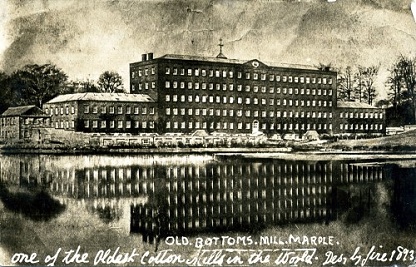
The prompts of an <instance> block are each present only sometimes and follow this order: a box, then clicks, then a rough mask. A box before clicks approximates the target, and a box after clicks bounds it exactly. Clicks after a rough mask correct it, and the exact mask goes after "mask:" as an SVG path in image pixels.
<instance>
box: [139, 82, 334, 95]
mask: <svg viewBox="0 0 416 267" xmlns="http://www.w3.org/2000/svg"><path fill="white" fill-rule="evenodd" d="M145 84H146V83H145ZM140 85H141V84H139V88H140ZM155 86H156V85H155ZM133 88H134V85H133ZM165 88H166V89H170V88H173V89H177V88H180V89H189V90H192V89H195V90H199V89H201V90H207V89H208V90H214V89H215V90H217V91H221V90H222V91H227V90H228V91H234V84H232V83H229V84H227V83H222V84H221V83H215V84H214V83H198V82H196V83H194V82H177V81H173V82H171V81H165ZM243 89H244V92H254V93H258V92H261V93H267V92H269V93H270V94H274V93H276V94H289V95H292V94H294V95H298V94H301V95H324V96H326V95H328V96H332V89H310V88H300V89H299V88H292V87H290V88H286V87H283V88H280V87H277V88H275V87H268V88H267V87H266V86H258V85H254V86H251V85H244V88H243V85H242V84H237V91H238V92H242V91H243Z"/></svg>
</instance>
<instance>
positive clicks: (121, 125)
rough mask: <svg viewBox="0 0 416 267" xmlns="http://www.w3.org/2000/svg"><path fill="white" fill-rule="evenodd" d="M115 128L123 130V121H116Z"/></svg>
mask: <svg viewBox="0 0 416 267" xmlns="http://www.w3.org/2000/svg"><path fill="white" fill-rule="evenodd" d="M117 128H119V129H121V128H123V121H117Z"/></svg>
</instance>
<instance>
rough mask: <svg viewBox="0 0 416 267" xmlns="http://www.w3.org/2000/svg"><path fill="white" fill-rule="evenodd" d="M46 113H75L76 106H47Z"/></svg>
mask: <svg viewBox="0 0 416 267" xmlns="http://www.w3.org/2000/svg"><path fill="white" fill-rule="evenodd" d="M54 111H55V112H54ZM45 113H46V114H49V115H64V114H66V115H68V114H69V113H71V114H75V107H74V106H65V107H64V106H61V107H58V106H56V107H55V108H54V107H51V108H50V109H49V108H45Z"/></svg>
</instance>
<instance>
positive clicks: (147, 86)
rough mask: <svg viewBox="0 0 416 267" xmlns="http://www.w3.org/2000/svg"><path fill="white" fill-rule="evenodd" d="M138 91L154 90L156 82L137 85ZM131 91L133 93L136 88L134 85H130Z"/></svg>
mask: <svg viewBox="0 0 416 267" xmlns="http://www.w3.org/2000/svg"><path fill="white" fill-rule="evenodd" d="M138 85H139V88H138V89H139V91H142V90H149V89H150V88H152V89H155V88H156V82H145V83H139V84H138ZM131 90H132V91H135V90H136V86H135V85H134V84H132V85H131Z"/></svg>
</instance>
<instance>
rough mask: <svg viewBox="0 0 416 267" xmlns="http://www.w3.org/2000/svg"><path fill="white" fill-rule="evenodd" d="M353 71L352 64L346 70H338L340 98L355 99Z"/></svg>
mask: <svg viewBox="0 0 416 267" xmlns="http://www.w3.org/2000/svg"><path fill="white" fill-rule="evenodd" d="M353 84H354V79H353V72H352V68H351V67H350V66H347V67H346V68H345V70H344V71H342V70H341V71H339V72H338V99H339V100H345V101H351V100H352V99H353V91H354V87H353Z"/></svg>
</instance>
